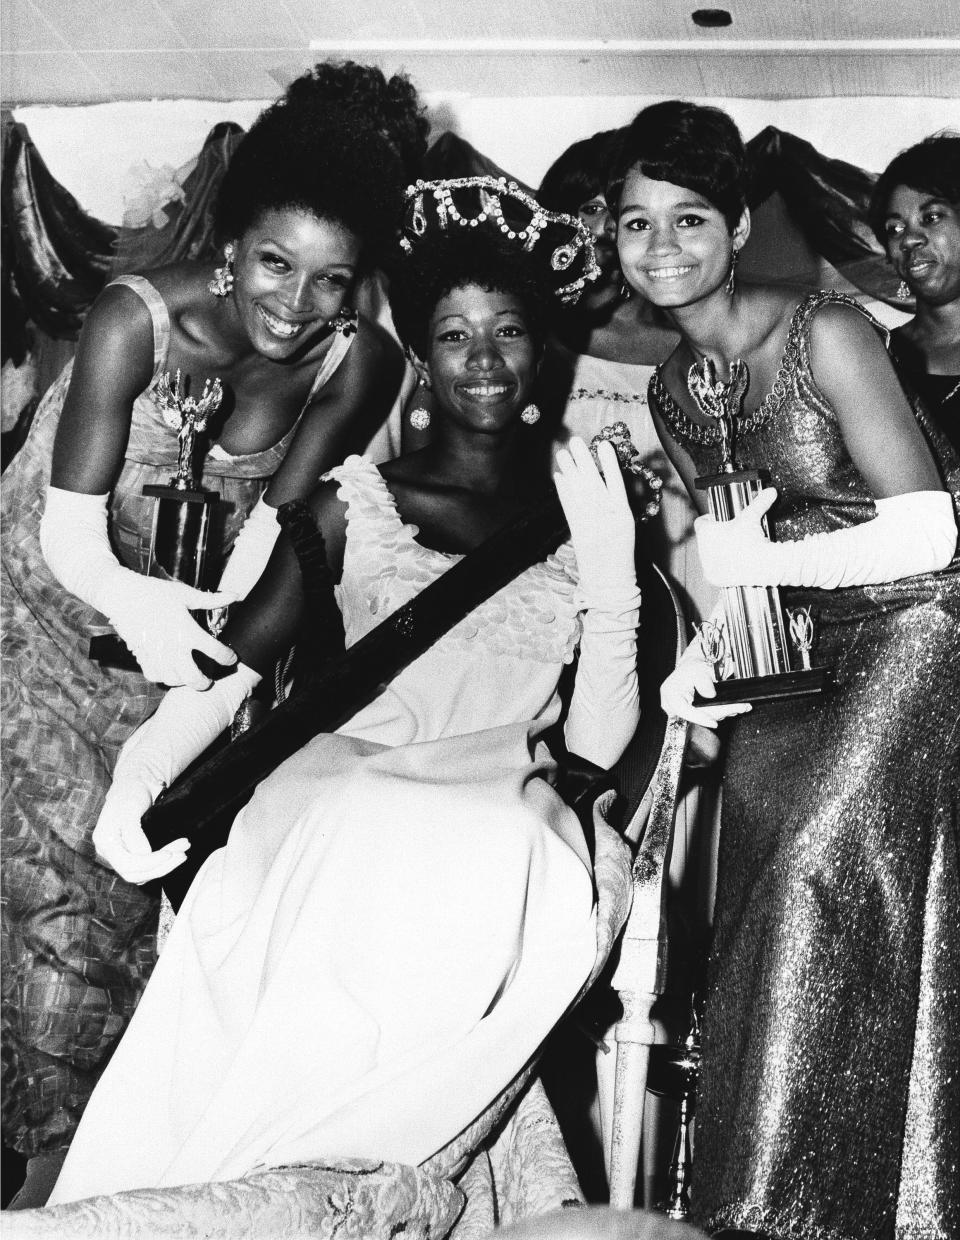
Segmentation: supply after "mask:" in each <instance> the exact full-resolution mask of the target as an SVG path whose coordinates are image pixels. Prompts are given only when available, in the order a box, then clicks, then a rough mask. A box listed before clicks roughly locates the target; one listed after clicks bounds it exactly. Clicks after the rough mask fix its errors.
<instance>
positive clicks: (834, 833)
mask: <svg viewBox="0 0 960 1240" xmlns="http://www.w3.org/2000/svg"><path fill="white" fill-rule="evenodd" d="M837 301H841V302H845V303H846V304H849V305H856V303H854V302H852V301H850V300H849V299H845V298H843V297H841V296H840V295H838V294H831V293H816V294H812V295H810V296H808V297H807V298H805V299H804V300H803V301H802V302H801V303H800V305H799V306H798V308H797V310H796V313H795V315H794V318H793V322H792V325H791V329H790V333H789V338H788V343H787V346H786V349H785V352H784V355H783V359H782V362H781V366H780V372H779V374H778V376H777V380H776V383H775V385H774V389H773V391H772V392H771V393H770V394H769V395H768V397H767V398H766V399H765V400H764V401H763V402H762V404H761V406H760V408H759V410H758V411H757V413H756V415H755V416H753V417H752V418H751V419H750V421H751V422H752V423H753V425H752V426H748V427H747V428H746V429H742V430H741V432H740V433H739V434H738V439H737V461H738V464H739V465H741V466H742V467H743V468H760V467H766V468H767V469H768V470H769V471H770V473H771V475H772V480H773V484H774V485H775V486H776V487H777V489H778V491H779V499H778V501H777V504H776V506H775V508H774V512H773V515H774V525H775V529H776V534H777V537H778V538H781V539H795V538H803V537H804V536H805V535H808V534H814V533H819V532H823V531H829V530H836V529H841V528H845V527H847V526H850V525H855V524H857V523H859V522H861V521H865V520H869V519H870V518H871V517H872V516H873V515H874V514H875V508H874V501H873V498H872V496H871V494H870V492H869V491H868V489H867V487H866V485H865V483H864V480H863V478H862V477H861V476H860V474H859V472H858V471H857V469H856V467H855V466H854V464H853V462H852V461H851V459H850V456H849V454H848V452H847V451H846V448H845V446H844V443H843V439H842V436H841V432H840V427H839V425H838V422H837V419H836V416H835V414H834V412H833V409H832V408H831V406H830V404H829V402H828V401H827V400H826V398H825V397H824V395H823V394H822V393H821V392H820V391H819V390H818V388H817V386H816V383H815V381H814V378H813V375H812V373H811V369H810V356H809V336H808V330H809V324H810V319H811V317H812V316H813V315H814V314H815V313H816V311H817V309H818V308H819V307H820V306H821V305H824V304H829V303H834V302H837ZM857 309H859V306H857ZM651 400H652V401H656V403H657V405H658V406H659V408H660V409H661V411H662V413H663V416H664V418H665V420H666V423H667V426H668V428H669V429H670V432H671V433H672V434H673V435H674V436H675V437H676V438H677V440H678V441H679V443H680V444H681V445H682V447H683V448H684V450H685V451H687V452H688V453H689V455H690V456H691V458H692V460H693V462H694V464H695V466H696V468H697V471H698V474H710V473H715V472H716V471H717V469H718V466H719V451H718V449H717V446H716V442H715V440H716V435H715V432H713V433H712V434H711V431H712V428H710V429H708V430H705V429H704V428H701V427H699V426H697V425H696V424H694V423H693V422H691V421H690V419H688V418H686V417H685V415H684V414H683V412H682V410H680V409H679V408H678V407H677V406H676V405H675V404H674V402H673V401H672V399H671V398H670V396H669V394H668V393H667V392H666V390H665V388H664V387H663V384H662V383H661V382H660V380H659V377H657V378H655V379H654V381H653V382H652V384H651ZM918 417H919V418H920V419H921V422H922V423H923V425H924V429H925V431H926V432H927V435H928V437H929V439H930V442H931V444H932V445H933V447H934V450H935V452H936V454H937V456H938V459H939V461H940V464H941V467H942V471H943V475H944V478H945V480H946V482H947V484H948V486H949V487H950V489H951V491H952V493H953V496H954V500H955V503H957V501H958V497H960V485H958V483H960V469H958V464H957V459H956V457H955V456H954V455H953V453H952V451H951V449H950V447H949V445H948V444H947V443H946V440H945V439H944V437H943V436H942V435H941V434H939V432H938V431H937V430H936V429H935V428H934V427H933V426H932V424H930V423H929V422H928V421H927V420H926V419H925V418H924V415H923V413H922V411H920V412H919V413H918ZM782 596H783V599H784V602H785V605H786V606H787V607H793V606H797V605H805V604H810V605H811V607H812V608H813V614H814V617H815V619H816V621H817V634H818V635H817V638H816V645H815V647H814V652H813V662H814V663H815V664H816V663H827V664H832V665H833V666H834V668H835V674H836V680H837V688H836V689H835V691H833V692H831V693H828V694H826V695H824V696H822V697H811V698H800V699H794V700H793V701H790V702H782V703H771V704H766V705H761V706H755V707H754V709H753V712H752V713H751V714H749V715H746V716H744V717H742V718H740V719H738V720H736V721H734V724H733V727H732V729H731V733H730V736H729V745H728V750H727V757H726V766H725V771H724V781H723V813H722V826H721V842H720V858H719V873H718V882H717V899H716V914H715V934H714V944H713V950H712V956H711V961H710V969H709V979H708V993H707V1003H706V1012H705V1021H704V1029H703V1072H702V1088H701V1100H700V1104H699V1110H698V1116H697V1131H696V1150H695V1159H694V1181H693V1198H694V1216H695V1218H696V1220H697V1221H698V1222H699V1223H700V1224H701V1225H703V1226H705V1227H706V1228H708V1229H713V1228H719V1227H730V1228H741V1229H746V1230H755V1231H761V1232H764V1233H766V1234H769V1235H771V1236H772V1237H776V1238H780V1237H790V1238H791V1240H793V1238H796V1240H800V1238H801V1237H802V1238H803V1240H883V1238H889V1240H893V1238H894V1237H896V1240H914V1238H919V1237H923V1238H924V1240H948V1238H951V1237H956V1236H957V1235H958V1234H960V1194H958V1193H957V1183H958V1181H957V1175H958V1167H960V1074H958V1072H957V1064H958V1062H960V1046H958V1036H960V1035H958V1030H960V883H958V865H957V823H958V803H960V795H958V781H960V713H958V708H957V703H958V701H960V564H958V560H957V559H956V558H955V559H954V561H953V563H952V564H951V565H950V566H949V567H948V568H947V569H945V570H943V571H942V572H938V573H928V574H923V575H919V576H915V577H911V578H908V579H905V580H901V581H896V582H892V583H890V584H888V585H874V586H864V587H851V588H847V589H840V590H797V589H783V590H782Z"/></svg>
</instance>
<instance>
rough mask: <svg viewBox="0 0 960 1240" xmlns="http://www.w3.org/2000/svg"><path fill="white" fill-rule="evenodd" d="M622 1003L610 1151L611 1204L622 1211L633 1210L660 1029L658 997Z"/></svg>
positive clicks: (624, 994) (625, 994)
mask: <svg viewBox="0 0 960 1240" xmlns="http://www.w3.org/2000/svg"><path fill="white" fill-rule="evenodd" d="M620 999H621V1001H622V1003H623V1008H624V1014H623V1019H622V1020H621V1021H620V1022H619V1023H618V1024H617V1026H616V1029H615V1037H616V1040H617V1066H616V1084H615V1087H614V1094H613V1124H612V1132H611V1148H610V1171H609V1179H610V1204H611V1205H612V1206H614V1207H615V1208H616V1209H618V1210H632V1209H633V1205H634V1199H635V1196H636V1188H637V1166H638V1163H639V1160H640V1141H641V1137H642V1136H643V1110H644V1104H645V1102H646V1096H647V1069H648V1067H649V1063H650V1047H651V1046H652V1045H653V1043H654V1042H655V1041H656V1029H655V1027H654V1025H653V1023H652V1022H651V1020H650V1012H651V1010H652V1008H653V1004H654V1002H655V1000H656V996H655V995H653V994H644V995H640V994H636V993H631V992H629V991H621V992H620Z"/></svg>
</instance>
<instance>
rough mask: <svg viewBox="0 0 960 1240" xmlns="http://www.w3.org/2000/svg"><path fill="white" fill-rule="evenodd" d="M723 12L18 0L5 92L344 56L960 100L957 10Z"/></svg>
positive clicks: (193, 81)
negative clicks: (695, 15)
mask: <svg viewBox="0 0 960 1240" xmlns="http://www.w3.org/2000/svg"><path fill="white" fill-rule="evenodd" d="M699 2H700V3H704V0H699ZM706 2H707V3H709V0H706ZM715 2H716V3H721V4H725V7H726V8H727V10H728V11H729V12H730V13H731V14H732V16H733V24H732V25H731V26H729V27H727V28H725V29H699V28H698V27H697V26H696V25H695V24H694V23H693V21H692V18H691V13H692V11H693V9H694V8H696V7H697V3H698V0H593V3H589V0H119V2H117V0H113V2H112V3H111V0H4V3H3V6H2V14H0V96H2V99H3V102H4V103H5V104H7V105H14V104H36V103H50V104H74V103H105V102H110V101H114V100H118V99H150V98H165V99H186V98H190V99H218V100H234V99H266V98H269V97H272V96H274V95H276V93H277V90H278V87H279V86H284V85H286V83H287V82H288V81H289V80H290V79H291V78H292V77H294V76H295V75H296V74H297V73H299V72H301V71H302V70H304V69H305V68H307V67H309V66H310V65H311V64H313V63H314V62H315V61H316V60H319V59H322V58H324V57H325V56H339V57H352V58H353V59H357V60H366V61H372V62H375V63H378V64H380V65H381V66H382V67H383V68H384V69H385V70H386V71H387V72H393V71H395V70H396V69H400V68H403V69H405V70H406V71H407V72H408V73H409V74H410V76H411V78H412V79H413V81H414V83H415V84H416V85H417V86H418V87H419V88H420V90H421V92H422V93H424V94H426V95H430V94H433V93H439V94H456V95H464V94H467V95H473V96H495V97H496V96H507V97H509V96H523V95H539V96H556V95H566V96H571V95H572V96H577V95H589V96H593V95H656V94H670V95H674V94H684V95H693V96H699V97H704V96H707V97H709V96H725V97H728V98H732V97H738V96H739V97H744V98H792V97H798V98H804V97H815V96H835V95H837V96H839V95H897V96H905V95H918V96H931V97H943V98H954V97H960V4H958V3H957V0H926V2H925V3H924V4H923V5H916V6H914V5H911V4H909V3H908V2H905V0H788V2H787V3H782V2H779V0H715ZM311 43H314V45H315V46H314V47H313V48H311Z"/></svg>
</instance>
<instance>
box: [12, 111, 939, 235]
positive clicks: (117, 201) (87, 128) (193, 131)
mask: <svg viewBox="0 0 960 1240" xmlns="http://www.w3.org/2000/svg"><path fill="white" fill-rule="evenodd" d="M426 101H427V103H428V105H429V108H430V114H431V117H432V118H433V121H434V128H435V130H436V131H441V130H443V129H453V130H455V131H456V132H457V133H459V134H460V135H461V136H462V137H464V138H466V139H467V141H469V142H471V143H473V145H474V146H476V147H477V148H478V149H479V150H481V151H482V152H483V153H484V154H485V155H487V156H489V157H490V158H491V159H493V160H494V161H495V162H496V163H498V164H500V166H501V167H503V168H504V169H505V170H506V171H508V172H510V173H512V174H514V175H515V176H517V177H519V178H520V179H521V180H523V181H525V182H527V183H528V184H531V185H537V184H538V183H539V181H540V178H541V177H542V175H543V173H544V172H545V171H546V169H547V167H548V166H549V164H550V163H551V162H552V160H553V159H554V158H555V157H556V156H557V155H558V154H559V153H560V152H561V151H562V150H563V149H564V148H565V147H566V146H568V145H569V144H570V143H571V142H574V141H576V140H577V139H578V138H582V137H586V136H587V135H588V134H591V133H594V132H595V131H596V130H598V129H610V128H613V127H615V126H618V125H622V124H624V123H626V122H627V121H629V120H630V118H631V117H632V116H633V115H634V114H635V113H636V112H637V111H638V110H639V109H640V108H641V107H643V106H645V105H646V104H647V103H651V102H654V100H653V99H652V98H650V97H649V96H642V95H637V96H633V97H626V96H606V97H603V96H601V97H595V98H571V97H556V98H512V99H511V98H497V99H493V98H482V97H477V98H472V97H468V96H453V95H446V96H439V95H436V96H429V95H428V96H426ZM265 102H267V101H265V100H254V101H249V100H248V101H241V102H236V103H212V102H209V101H194V100H159V101H158V100H154V101H147V102H143V103H108V104H98V105H94V106H90V107H27V108H18V109H17V110H16V112H15V116H16V118H17V119H18V120H20V121H23V122H24V123H25V124H26V126H27V128H28V129H29V131H30V134H31V136H32V138H33V140H34V143H35V144H36V147H37V149H38V151H39V152H40V154H41V155H42V156H43V158H44V159H45V160H46V162H47V165H48V167H49V168H50V171H51V173H52V175H53V176H54V177H55V178H56V179H57V180H58V181H60V182H61V184H63V185H64V186H66V188H67V189H69V190H70V191H71V192H72V193H73V194H74V196H75V197H76V198H77V199H78V201H79V202H80V204H81V206H83V207H84V209H85V210H87V211H88V212H90V213H91V214H92V215H95V216H97V217H98V218H100V219H102V220H104V221H106V222H107V223H111V224H119V223H120V222H121V220H122V218H123V211H124V203H125V201H129V200H130V199H132V198H134V197H135V196H136V194H137V192H138V189H139V184H138V179H137V174H136V168H137V166H138V165H142V163H143V161H147V163H149V164H150V165H152V166H153V167H154V168H159V167H162V166H163V165H170V166H171V167H172V168H174V169H178V168H182V166H183V165H184V164H186V163H187V162H188V161H189V160H190V159H191V158H192V157H193V156H194V155H196V154H197V152H198V151H199V149H200V146H201V144H202V143H203V140H204V138H205V137H206V135H207V133H208V132H209V130H210V129H211V128H212V127H213V125H214V124H216V123H217V122H218V121H222V120H233V121H236V122H238V123H239V124H240V125H242V126H243V127H244V128H246V127H247V126H248V125H249V124H250V122H251V120H252V119H253V117H254V116H255V115H256V114H257V112H258V111H259V110H260V108H261V107H262V106H263V105H264V103H265ZM702 102H709V103H716V104H719V105H720V106H722V107H725V108H726V109H727V111H729V112H730V113H731V115H732V116H733V117H734V118H735V120H736V121H737V122H738V124H739V125H740V127H741V129H742V130H743V133H744V137H746V138H750V137H752V136H753V135H754V134H756V133H757V132H759V130H761V129H763V128H764V126H766V125H776V126H777V127H778V128H780V129H784V130H787V131H788V132H790V133H794V134H796V135H797V136H798V137H801V138H804V139H806V140H807V141H808V142H811V143H812V144H813V145H814V146H815V147H816V148H817V149H818V150H820V151H821V152H822V153H823V154H825V155H830V156H833V157H835V158H839V159H845V160H847V161H848V162H850V163H853V164H856V165H858V166H859V167H862V168H867V169H869V170H871V171H880V169H881V168H883V167H884V165H885V164H886V163H887V162H888V161H889V160H890V159H891V157H892V156H893V155H895V154H896V153H897V151H899V150H901V149H902V148H903V147H905V146H909V145H910V144H911V143H912V142H915V141H917V140H918V139H919V138H922V137H924V136H926V135H927V134H929V133H933V132H935V131H936V130H938V129H942V128H945V127H947V126H950V127H954V128H960V99H920V98H904V99H890V98H843V99H837V98H831V99H790V100H766V99H733V100H726V101H725V100H719V99H709V100H707V99H705V100H703V101H702Z"/></svg>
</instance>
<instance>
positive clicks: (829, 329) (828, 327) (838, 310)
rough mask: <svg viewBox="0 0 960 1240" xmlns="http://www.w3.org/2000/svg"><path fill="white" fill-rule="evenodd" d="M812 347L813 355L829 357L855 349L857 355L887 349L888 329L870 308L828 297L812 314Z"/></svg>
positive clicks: (876, 353) (809, 330)
mask: <svg viewBox="0 0 960 1240" xmlns="http://www.w3.org/2000/svg"><path fill="white" fill-rule="evenodd" d="M808 333H809V340H810V348H811V352H812V355H813V357H814V358H815V359H816V358H821V359H824V360H829V359H830V358H832V357H833V356H834V355H837V354H843V353H844V352H848V351H852V352H853V353H854V355H857V356H861V355H863V356H879V355H880V354H884V353H886V333H885V330H884V328H883V327H882V325H881V324H880V323H878V322H877V321H876V320H875V319H873V318H872V317H871V316H870V315H869V314H868V312H867V311H865V310H861V309H858V308H857V307H856V306H855V305H852V304H850V303H849V302H840V301H827V302H823V303H822V304H821V305H819V306H818V307H817V308H816V310H815V311H814V313H813V314H812V315H811V316H810V321H809V327H808Z"/></svg>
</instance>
